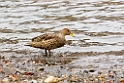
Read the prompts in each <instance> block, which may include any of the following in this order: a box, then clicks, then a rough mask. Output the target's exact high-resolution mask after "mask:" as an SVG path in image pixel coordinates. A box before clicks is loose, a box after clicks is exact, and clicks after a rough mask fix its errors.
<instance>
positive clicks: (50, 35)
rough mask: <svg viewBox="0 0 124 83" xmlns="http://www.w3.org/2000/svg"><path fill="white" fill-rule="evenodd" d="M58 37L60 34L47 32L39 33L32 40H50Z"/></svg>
mask: <svg viewBox="0 0 124 83" xmlns="http://www.w3.org/2000/svg"><path fill="white" fill-rule="evenodd" d="M56 37H58V36H57V35H56V34H54V33H46V34H43V35H39V36H37V37H34V38H32V42H42V41H46V40H50V39H53V38H56Z"/></svg>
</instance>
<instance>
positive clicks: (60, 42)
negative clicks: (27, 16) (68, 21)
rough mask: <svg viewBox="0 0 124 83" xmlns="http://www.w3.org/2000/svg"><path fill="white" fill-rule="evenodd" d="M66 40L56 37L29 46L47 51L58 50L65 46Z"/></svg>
mask: <svg viewBox="0 0 124 83" xmlns="http://www.w3.org/2000/svg"><path fill="white" fill-rule="evenodd" d="M65 42H66V40H65V39H62V38H60V37H55V38H52V39H48V40H45V41H41V42H37V41H34V42H29V43H28V44H29V45H30V46H32V47H35V48H41V49H46V50H51V49H56V48H59V47H62V46H64V45H65Z"/></svg>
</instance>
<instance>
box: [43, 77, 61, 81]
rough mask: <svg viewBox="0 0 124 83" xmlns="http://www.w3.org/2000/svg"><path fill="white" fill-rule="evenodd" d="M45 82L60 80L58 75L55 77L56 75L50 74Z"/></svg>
mask: <svg viewBox="0 0 124 83" xmlns="http://www.w3.org/2000/svg"><path fill="white" fill-rule="evenodd" d="M44 82H45V83H57V82H59V79H58V77H54V76H49V77H48V78H46V79H45V80H44Z"/></svg>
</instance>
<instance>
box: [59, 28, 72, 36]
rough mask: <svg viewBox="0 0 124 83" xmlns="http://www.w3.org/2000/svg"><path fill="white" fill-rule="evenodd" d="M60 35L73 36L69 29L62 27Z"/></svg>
mask: <svg viewBox="0 0 124 83" xmlns="http://www.w3.org/2000/svg"><path fill="white" fill-rule="evenodd" d="M60 33H61V35H63V36H66V35H70V36H73V34H72V33H71V31H70V29H68V28H64V29H62V30H61V31H60Z"/></svg>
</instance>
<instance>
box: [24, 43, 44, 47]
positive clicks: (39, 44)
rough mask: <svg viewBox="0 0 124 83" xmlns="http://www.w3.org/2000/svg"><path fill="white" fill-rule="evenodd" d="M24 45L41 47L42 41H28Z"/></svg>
mask: <svg viewBox="0 0 124 83" xmlns="http://www.w3.org/2000/svg"><path fill="white" fill-rule="evenodd" d="M25 46H31V47H36V48H41V47H42V43H41V42H28V43H27V44H25Z"/></svg>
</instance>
